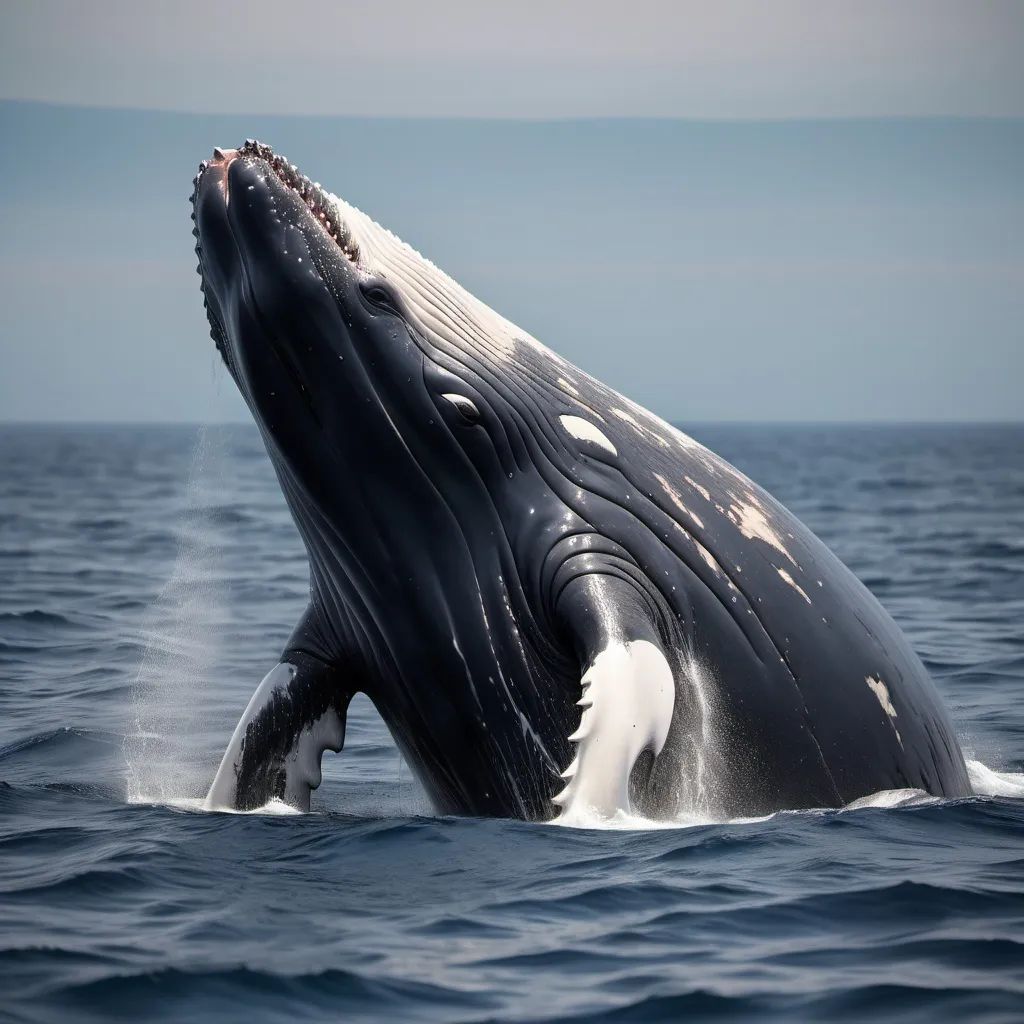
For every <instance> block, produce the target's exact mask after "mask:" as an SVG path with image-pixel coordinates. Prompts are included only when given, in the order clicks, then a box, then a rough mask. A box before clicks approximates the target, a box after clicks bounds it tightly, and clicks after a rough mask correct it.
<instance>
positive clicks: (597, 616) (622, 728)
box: [553, 573, 675, 824]
mask: <svg viewBox="0 0 1024 1024" xmlns="http://www.w3.org/2000/svg"><path fill="white" fill-rule="evenodd" d="M558 611H559V613H560V614H561V617H562V619H563V622H564V623H565V624H566V625H567V626H568V628H569V631H570V632H571V633H572V634H573V636H574V638H575V641H576V647H577V652H578V654H579V656H580V663H581V666H582V668H583V673H582V678H581V680H580V685H581V689H582V697H581V698H580V700H579V701H578V702H577V703H578V705H579V706H580V707H581V708H582V714H581V716H580V724H579V727H578V728H577V730H576V731H575V732H574V733H573V734H572V735H571V736H569V740H570V741H571V742H573V743H575V744H576V745H577V746H576V756H575V757H574V758H573V761H572V763H571V764H570V765H569V767H568V768H567V769H566V770H565V771H564V772H563V773H562V778H563V779H565V780H566V785H565V788H564V789H563V790H562V791H561V792H560V793H558V794H557V795H556V796H555V797H554V798H553V800H554V803H555V804H556V805H558V806H559V807H560V808H561V814H560V815H559V818H558V820H559V822H561V823H563V824H575V823H581V822H585V821H586V820H587V819H588V818H590V817H593V816H595V815H596V816H598V817H604V818H607V817H611V816H612V815H614V814H615V813H616V812H618V811H623V812H626V813H630V812H633V811H634V808H633V806H632V801H631V796H630V777H631V775H632V772H633V768H634V766H635V765H636V764H637V761H638V760H640V758H641V755H643V754H647V755H649V756H648V760H650V759H651V756H653V758H654V759H657V757H658V755H659V754H660V753H661V752H662V748H663V747H664V746H665V741H666V740H667V738H668V735H669V729H670V727H671V725H672V718H673V712H674V710H675V681H674V674H673V670H672V667H671V665H670V663H669V660H668V658H667V657H666V652H665V648H664V644H663V641H662V637H661V635H660V633H661V631H660V630H659V628H658V625H657V623H658V620H659V618H660V616H659V613H658V608H657V604H656V602H653V601H652V600H651V599H650V596H649V595H648V594H646V593H645V592H644V591H643V589H642V588H640V589H638V588H637V587H636V586H635V584H634V582H633V581H630V580H627V579H624V578H622V577H620V576H618V575H613V574H604V573H597V574H589V575H586V576H579V577H576V578H575V579H573V580H572V581H571V582H570V583H569V584H567V585H566V587H565V588H564V590H563V591H562V593H561V595H560V597H559V602H558ZM648 773H649V766H648Z"/></svg>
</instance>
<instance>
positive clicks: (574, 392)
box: [555, 377, 580, 398]
mask: <svg viewBox="0 0 1024 1024" xmlns="http://www.w3.org/2000/svg"><path fill="white" fill-rule="evenodd" d="M555 383H556V384H557V385H558V386H559V387H560V388H562V390H563V391H568V392H569V394H570V395H573V396H574V397H576V398H579V396H580V393H579V391H577V390H576V388H575V387H574V386H573V385H572V384H571V383H569V381H567V380H566V379H565V378H564V377H559V378H558V380H557V381H555Z"/></svg>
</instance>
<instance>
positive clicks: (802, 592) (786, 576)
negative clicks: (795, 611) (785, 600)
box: [775, 569, 811, 604]
mask: <svg viewBox="0 0 1024 1024" xmlns="http://www.w3.org/2000/svg"><path fill="white" fill-rule="evenodd" d="M775 571H776V572H777V573H778V574H779V575H780V576H781V577H782V578H783V580H785V581H786V583H788V584H789V585H790V586H791V587H792V588H793V589H794V590H795V591H796V592H797V593H798V594H799V595H800V596H801V597H802V598H803V599H804V600H805V601H806V602H807V603H808V604H810V603H811V599H810V598H809V597H808V596H807V591H806V590H804V588H803V587H801V586H800V584H799V583H797V581H796V580H795V579H793V577H792V576H790V575H789V573H788V572H786V570H785V569H776V570H775Z"/></svg>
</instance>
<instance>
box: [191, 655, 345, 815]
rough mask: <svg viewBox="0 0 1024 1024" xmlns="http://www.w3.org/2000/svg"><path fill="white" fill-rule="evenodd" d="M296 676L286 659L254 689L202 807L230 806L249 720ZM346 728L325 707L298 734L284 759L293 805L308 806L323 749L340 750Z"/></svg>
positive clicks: (317, 781)
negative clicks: (314, 719)
mask: <svg viewBox="0 0 1024 1024" xmlns="http://www.w3.org/2000/svg"><path fill="white" fill-rule="evenodd" d="M294 677H295V666H294V665H291V664H289V663H288V662H281V664H279V665H275V666H274V667H273V668H272V669H271V670H270V671H269V672H268V673H267V674H266V676H264V678H263V682H261V683H260V685H259V686H258V687H257V688H256V692H255V693H254V694H253V695H252V698H251V699H250V701H249V703H248V705H247V706H246V708H245V711H244V713H243V714H242V717H241V718H240V719H239V722H238V725H236V726H235V731H234V732H233V733H232V734H231V740H230V742H229V743H228V746H227V750H225V751H224V756H223V758H221V762H220V767H219V768H218V769H217V775H216V777H215V778H214V780H213V784H212V785H211V786H210V791H209V792H208V793H207V795H206V800H205V802H204V804H203V806H204V807H205V808H206V810H208V811H216V810H221V809H228V810H230V809H233V808H234V806H235V802H236V797H237V792H238V769H239V768H240V767H241V764H242V753H243V750H242V748H243V746H244V743H245V734H246V730H247V729H248V728H249V723H250V722H251V721H252V720H253V719H254V718H255V717H256V716H257V715H258V714H259V713H260V712H261V711H262V710H263V708H264V707H265V706H266V705H267V704H268V703H269V702H270V701H271V700H272V699H273V698H274V697H275V696H277V695H278V694H283V693H284V692H285V691H287V689H288V687H289V686H290V685H291V681H292V679H293V678H294ZM344 738H345V730H344V726H343V724H342V721H341V718H340V717H339V715H338V713H337V712H336V711H335V710H334V709H333V708H328V709H327V710H326V711H325V712H324V713H323V714H322V715H321V716H320V717H319V718H318V719H317V720H316V721H315V722H311V723H309V724H308V725H307V726H306V727H305V728H304V729H303V730H302V732H300V733H299V735H298V737H297V738H296V740H295V743H294V745H293V746H292V749H291V750H290V751H289V752H288V754H287V755H286V756H285V759H284V766H285V795H284V799H285V801H286V802H287V803H289V804H290V805H291V806H293V807H297V808H299V809H301V810H306V809H308V807H309V793H310V790H312V789H316V787H317V786H319V785H320V778H321V776H320V758H321V757H322V756H323V752H324V751H325V750H333V751H335V752H337V751H339V750H341V745H342V742H343V741H344Z"/></svg>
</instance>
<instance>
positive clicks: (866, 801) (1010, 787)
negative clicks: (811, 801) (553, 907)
mask: <svg viewBox="0 0 1024 1024" xmlns="http://www.w3.org/2000/svg"><path fill="white" fill-rule="evenodd" d="M966 764H967V775H968V778H969V779H970V782H971V788H972V790H973V791H974V795H975V796H979V797H1017V798H1021V799H1024V772H996V771H993V770H992V769H991V768H987V767H986V766H985V765H983V764H982V763H981V762H980V761H970V760H969V761H967V762H966ZM943 802H944V798H943V797H938V796H932V795H931V794H930V793H926V792H925V791H924V790H923V789H883V790H880V791H879V792H877V793H870V794H868V795H867V796H862V797H859V798H858V799H856V800H852V801H851V802H850V803H848V804H846V805H845V806H843V807H840V808H831V807H827V808H826V807H817V808H815V807H810V808H807V809H806V810H795V811H778V812H776V814H767V815H765V816H764V817H759V818H724V817H720V818H716V817H712V816H709V815H700V814H681V815H680V816H679V817H677V818H669V819H665V820H661V821H655V820H651V819H649V818H644V817H641V816H640V815H636V814H630V813H628V812H626V811H621V810H620V811H616V812H615V814H613V815H611V816H603V815H601V814H599V813H598V812H597V811H596V810H593V809H590V810H588V809H587V808H585V807H576V808H574V809H573V814H572V816H571V817H570V818H566V817H560V818H556V819H554V820H553V821H551V822H549V823H548V824H551V825H560V826H562V827H564V828H581V829H596V830H606V831H636V832H644V831H652V830H658V829H684V828H698V827H702V826H707V825H757V824H760V823H761V822H765V821H769V820H771V819H772V818H774V817H776V816H777V815H783V814H784V815H793V814H798V815H807V814H812V815H823V814H837V813H839V814H847V813H849V812H851V811H862V810H867V809H869V808H878V809H883V810H886V809H893V808H898V807H920V806H926V805H929V804H941V803H943Z"/></svg>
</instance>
